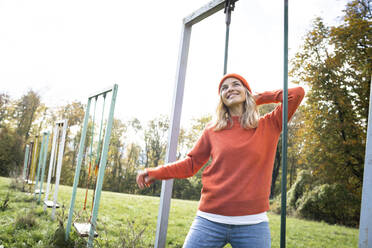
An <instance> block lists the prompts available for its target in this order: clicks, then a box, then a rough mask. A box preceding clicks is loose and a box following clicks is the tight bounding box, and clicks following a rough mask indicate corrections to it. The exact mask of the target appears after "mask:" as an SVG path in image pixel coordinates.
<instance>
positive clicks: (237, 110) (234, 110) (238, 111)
mask: <svg viewBox="0 0 372 248" xmlns="http://www.w3.org/2000/svg"><path fill="white" fill-rule="evenodd" d="M229 112H230V115H231V116H242V114H243V104H237V105H233V106H230V107H229Z"/></svg>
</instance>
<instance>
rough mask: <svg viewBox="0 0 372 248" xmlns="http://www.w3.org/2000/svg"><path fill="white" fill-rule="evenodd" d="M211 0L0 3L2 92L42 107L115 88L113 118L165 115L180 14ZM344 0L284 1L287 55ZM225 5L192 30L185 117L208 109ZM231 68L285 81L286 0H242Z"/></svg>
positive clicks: (269, 83)
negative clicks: (36, 100) (29, 97)
mask: <svg viewBox="0 0 372 248" xmlns="http://www.w3.org/2000/svg"><path fill="white" fill-rule="evenodd" d="M208 2H210V1H209V0H163V1H152V0H142V1H125V0H105V1H97V0H80V1H79V0H64V1H56V0H0V85H1V88H0V92H1V93H8V94H9V95H10V96H11V97H12V98H13V99H14V98H19V97H20V96H21V95H23V94H25V93H26V92H27V91H28V90H29V89H33V90H35V91H37V92H38V93H39V94H40V95H41V98H42V101H43V102H44V103H46V104H47V105H48V106H60V105H64V104H67V103H70V102H72V101H75V100H76V101H81V102H83V103H86V101H87V97H88V96H89V95H90V94H91V93H94V92H97V91H99V90H100V89H104V88H107V87H108V86H111V85H112V84H114V83H117V84H118V85H119V91H118V100H117V105H116V111H115V116H116V117H117V118H120V119H123V120H126V119H130V118H132V117H137V118H139V119H140V120H142V121H146V120H148V119H151V118H154V117H156V116H158V115H159V114H164V115H170V111H171V104H172V98H173V89H174V82H175V75H176V63H177V58H178V51H179V43H180V36H181V26H182V19H183V18H184V17H186V16H188V15H189V14H191V13H192V12H193V11H195V10H197V9H199V8H200V7H202V6H203V5H205V4H206V3H208ZM345 4H346V0H311V1H309V0H295V1H291V0H290V1H289V47H290V55H293V54H294V52H296V51H298V47H299V45H300V44H301V43H302V38H303V37H304V35H305V34H306V32H307V31H309V30H310V28H311V23H312V21H313V19H314V18H315V17H317V16H321V17H322V18H323V19H324V20H325V22H326V24H328V25H336V24H337V23H339V21H340V17H341V16H342V14H343V13H342V10H343V9H344V7H345ZM224 20H225V17H224V14H223V11H220V12H219V13H216V14H214V15H213V16H211V17H209V18H207V19H206V20H204V21H202V22H201V23H198V24H196V25H194V26H193V28H192V35H191V45H190V53H189V61H188V68H187V76H186V86H185V97H184V104H183V112H182V113H183V115H182V116H183V117H182V122H187V121H188V120H189V119H190V118H192V117H198V116H201V115H202V114H206V113H214V110H215V106H216V103H217V85H218V83H219V79H220V78H221V77H222V72H223V56H224V41H225V37H224V36H225V23H224ZM228 72H236V73H239V74H241V75H243V76H244V77H246V79H247V80H248V82H249V83H250V84H251V87H252V89H253V91H257V92H259V91H264V90H273V89H277V88H281V87H282V84H283V1H280V0H266V1H262V0H240V1H238V2H237V3H236V8H235V11H234V12H233V14H232V23H231V28H230V50H229V64H228Z"/></svg>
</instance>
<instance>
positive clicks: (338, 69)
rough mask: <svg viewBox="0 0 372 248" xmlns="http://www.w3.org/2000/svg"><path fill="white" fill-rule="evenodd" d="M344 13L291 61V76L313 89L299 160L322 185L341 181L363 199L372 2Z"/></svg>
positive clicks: (361, 0)
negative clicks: (337, 24)
mask: <svg viewBox="0 0 372 248" xmlns="http://www.w3.org/2000/svg"><path fill="white" fill-rule="evenodd" d="M344 12H345V16H344V17H343V19H342V24H341V25H339V26H337V27H327V26H325V25H324V23H323V21H322V19H321V18H317V19H316V20H315V21H314V24H313V29H312V30H311V31H310V32H309V33H308V34H307V36H306V37H305V41H304V45H303V47H302V49H301V51H300V52H298V53H297V54H296V56H295V59H294V60H293V61H292V62H293V70H292V71H291V75H292V76H293V77H294V78H295V79H296V80H297V81H298V82H304V83H305V84H306V85H307V86H308V87H309V90H308V91H307V94H306V97H307V102H306V103H307V104H306V107H305V108H304V112H303V119H304V128H306V130H305V131H302V134H303V136H302V138H303V140H304V142H303V145H302V146H303V147H302V152H301V156H300V159H301V160H302V161H303V162H304V164H306V165H307V167H308V169H310V170H311V171H312V172H313V176H314V177H316V178H317V179H318V184H325V183H327V184H335V183H339V184H342V185H345V187H346V189H347V190H348V191H349V192H350V193H352V194H353V195H355V196H358V197H359V198H360V194H361V186H362V180H363V165H364V151H365V137H366V123H367V114H368V94H369V92H370V84H371V70H372V66H371V65H372V63H371V58H372V57H371V52H372V50H371V49H372V48H371V47H372V44H371V43H372V41H371V40H372V39H371V38H372V31H371V27H370V26H371V17H372V16H371V10H370V5H369V1H368V0H353V1H350V2H349V3H348V4H347V6H346V10H345V11H344ZM354 207H355V208H356V209H360V207H359V206H354Z"/></svg>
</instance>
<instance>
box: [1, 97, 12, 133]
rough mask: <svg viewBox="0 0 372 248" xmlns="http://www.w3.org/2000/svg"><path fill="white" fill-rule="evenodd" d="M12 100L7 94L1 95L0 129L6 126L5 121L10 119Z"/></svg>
mask: <svg viewBox="0 0 372 248" xmlns="http://www.w3.org/2000/svg"><path fill="white" fill-rule="evenodd" d="M9 105H10V98H9V95H7V94H5V93H1V94H0V128H1V127H3V126H5V121H6V120H7V119H8V118H9V112H10V109H9V108H10V106H9Z"/></svg>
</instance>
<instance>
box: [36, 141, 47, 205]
mask: <svg viewBox="0 0 372 248" xmlns="http://www.w3.org/2000/svg"><path fill="white" fill-rule="evenodd" d="M44 143H45V134H44V135H43V140H42V141H41V147H40V153H39V162H38V164H37V174H36V180H35V188H34V195H35V199H36V190H37V189H38V185H39V177H40V167H41V164H42V157H43V155H42V154H43V153H44Z"/></svg>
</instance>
